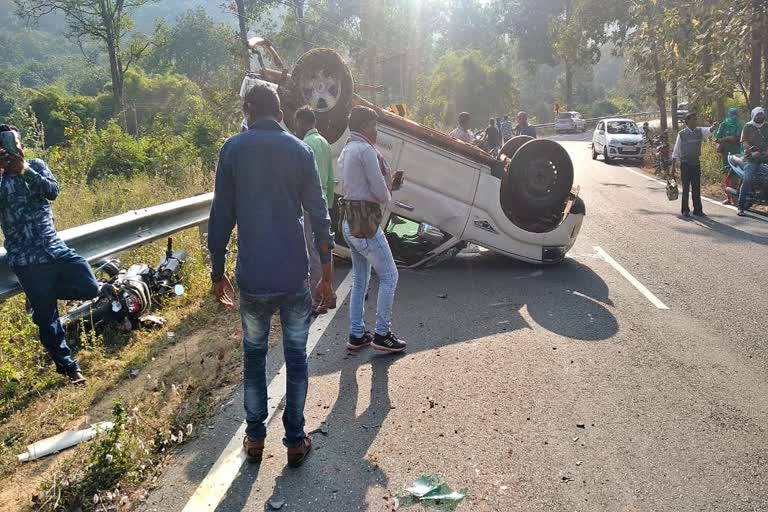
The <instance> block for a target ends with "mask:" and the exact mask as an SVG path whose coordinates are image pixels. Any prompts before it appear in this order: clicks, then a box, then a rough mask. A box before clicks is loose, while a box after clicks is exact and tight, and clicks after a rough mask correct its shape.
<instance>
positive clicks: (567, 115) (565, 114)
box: [557, 112, 571, 119]
mask: <svg viewBox="0 0 768 512" xmlns="http://www.w3.org/2000/svg"><path fill="white" fill-rule="evenodd" d="M557 118H558V119H570V118H571V114H570V113H567V112H566V113H563V114H557Z"/></svg>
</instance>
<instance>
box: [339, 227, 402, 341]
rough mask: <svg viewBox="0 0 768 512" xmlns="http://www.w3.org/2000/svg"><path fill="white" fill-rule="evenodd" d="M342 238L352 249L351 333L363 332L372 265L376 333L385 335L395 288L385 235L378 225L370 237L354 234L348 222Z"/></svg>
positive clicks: (389, 320) (390, 256)
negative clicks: (376, 282) (375, 278)
mask: <svg viewBox="0 0 768 512" xmlns="http://www.w3.org/2000/svg"><path fill="white" fill-rule="evenodd" d="M342 229H343V233H344V239H345V240H346V241H347V244H348V245H349V249H350V250H351V252H352V293H351V295H350V298H349V321H350V334H351V335H352V336H356V337H358V338H359V337H360V336H362V335H363V334H364V333H365V294H366V293H367V292H368V284H369V283H370V281H371V267H373V268H374V270H376V274H377V275H378V276H379V297H378V299H377V302H376V334H380V335H382V336H386V335H387V334H389V332H390V328H391V326H392V305H393V304H394V302H395V290H396V289H397V279H398V273H397V267H396V266H395V260H394V258H393V257H392V251H391V250H390V248H389V242H387V237H386V236H384V232H383V231H382V230H381V228H379V230H378V231H377V232H376V235H375V236H374V237H373V238H371V239H370V240H366V239H365V238H355V237H353V236H352V235H351V234H350V232H349V224H347V223H346V222H344V225H343V227H342Z"/></svg>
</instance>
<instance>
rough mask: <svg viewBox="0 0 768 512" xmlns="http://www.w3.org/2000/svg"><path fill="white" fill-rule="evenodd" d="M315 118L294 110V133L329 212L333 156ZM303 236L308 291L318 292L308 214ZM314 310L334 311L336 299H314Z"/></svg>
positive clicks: (333, 184) (317, 258)
mask: <svg viewBox="0 0 768 512" xmlns="http://www.w3.org/2000/svg"><path fill="white" fill-rule="evenodd" d="M316 124H317V119H316V117H315V113H314V112H313V111H312V109H311V108H310V107H309V106H304V107H302V108H300V109H298V110H297V111H296V114H295V123H294V126H295V132H296V136H297V137H298V138H299V139H301V140H303V141H304V143H305V144H306V145H307V146H309V147H310V148H311V149H312V153H314V155H315V162H317V172H318V174H319V175H320V185H321V186H322V187H323V196H324V197H325V203H326V205H328V211H331V210H332V209H333V198H334V194H335V188H336V177H335V176H334V172H333V155H332V154H331V145H330V144H328V141H327V140H325V137H323V136H322V135H320V132H318V131H317V128H316V127H315V125H316ZM304 237H305V238H306V243H307V255H308V256H309V284H310V290H313V291H314V290H317V285H318V284H320V280H321V279H322V277H323V266H322V264H321V263H320V254H318V252H317V247H316V244H315V236H314V233H313V232H312V221H311V219H310V216H309V214H307V213H306V212H305V214H304ZM313 302H314V304H313V309H314V312H315V314H324V313H327V312H328V309H335V308H336V296H335V295H334V296H333V298H332V299H331V302H330V303H323V302H322V301H321V300H320V297H317V296H315V297H313Z"/></svg>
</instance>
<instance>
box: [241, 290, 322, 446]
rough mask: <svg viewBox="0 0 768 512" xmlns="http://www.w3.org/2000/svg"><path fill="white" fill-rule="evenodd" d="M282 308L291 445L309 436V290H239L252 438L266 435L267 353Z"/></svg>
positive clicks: (286, 440)
mask: <svg viewBox="0 0 768 512" xmlns="http://www.w3.org/2000/svg"><path fill="white" fill-rule="evenodd" d="M277 311H279V312H280V322H281V323H282V327H283V353H284V355H285V368H286V373H287V385H286V392H285V411H284V413H283V426H284V427H285V438H283V444H284V445H285V446H286V447H288V448H293V447H296V446H299V445H301V443H302V442H303V440H304V436H305V434H304V403H305V402H306V401H307V388H308V387H309V370H308V365H307V337H308V336H309V325H310V322H311V314H312V295H311V294H310V293H309V290H303V291H301V292H299V293H293V294H282V295H265V296H255V295H248V294H245V293H242V292H241V293H240V317H241V319H242V322H243V334H244V339H243V353H244V360H243V387H244V402H245V420H246V423H247V427H246V430H245V433H246V434H247V435H248V437H249V438H251V439H253V440H262V439H264V438H266V437H267V424H266V420H267V416H268V411H267V351H268V350H269V332H270V328H271V326H272V316H273V315H274V314H275V313H276V312H277Z"/></svg>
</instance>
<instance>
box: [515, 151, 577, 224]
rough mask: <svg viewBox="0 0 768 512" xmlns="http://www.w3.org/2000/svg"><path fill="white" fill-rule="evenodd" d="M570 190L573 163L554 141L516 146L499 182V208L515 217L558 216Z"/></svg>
mask: <svg viewBox="0 0 768 512" xmlns="http://www.w3.org/2000/svg"><path fill="white" fill-rule="evenodd" d="M572 187H573V162H572V161H571V157H570V156H569V155H568V152H567V151H566V150H565V149H564V148H563V146H561V145H560V144H558V143H557V142H555V141H551V140H546V139H536V140H532V141H528V142H526V143H525V144H523V146H522V147H520V148H519V149H518V150H517V152H515V155H514V156H513V157H512V161H511V162H510V164H509V168H508V170H507V173H506V174H505V175H504V179H502V183H501V206H502V208H503V209H504V210H505V211H508V212H511V213H512V214H513V215H515V216H524V217H535V216H545V217H547V216H548V217H553V216H557V215H559V214H561V213H562V208H563V206H564V205H565V202H566V201H567V199H568V197H569V196H570V193H571V188H572Z"/></svg>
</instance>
